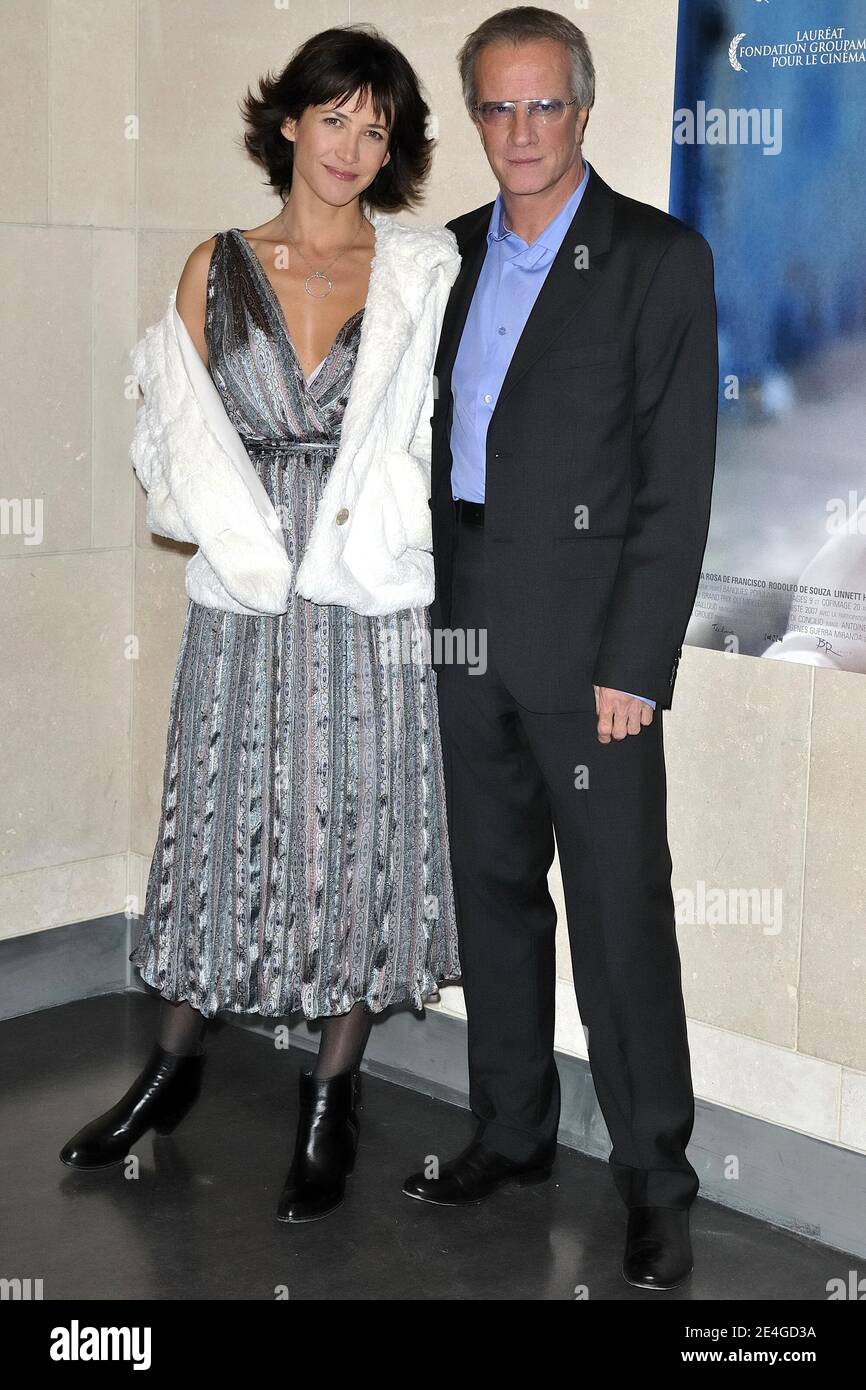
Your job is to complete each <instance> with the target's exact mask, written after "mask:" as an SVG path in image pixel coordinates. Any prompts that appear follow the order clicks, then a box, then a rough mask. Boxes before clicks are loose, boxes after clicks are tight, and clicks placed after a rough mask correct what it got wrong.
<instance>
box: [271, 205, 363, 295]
mask: <svg viewBox="0 0 866 1390" xmlns="http://www.w3.org/2000/svg"><path fill="white" fill-rule="evenodd" d="M363 225H364V218H363V217H362V218H361V227H363ZM361 227H359V228H358V230H357V232H356V233H355V241H353V242H352V244H351V246H347V247H345V248H344V250H342V251H338V252H337V254H336V256H335V257H334V260H332V261H328V264H327V265H326V266H324V268H323V269H322V270H314V271H312V272H311V273H310V274H309V275H308V276H307V278H306V280H305V281H304V289H305V290H306V291H307V294H308V295H310V296H312V298H313V299H327V297H328V295H329V294H330V293H331V290H332V289H333V288H334V282H333V280H332V279H331V277H330V276H329V275H326V274H325V271H326V270H330V268H331V266H332V265H333V264H334V261H338V260H339V259H340V257H341V256H345V254H346V252H347V251H351V250H352V247H353V246H354V245H355V242H356V241H357V240H358V237H359V236H360V235H361ZM286 241H287V242H288V243H289V245H290V246H294V248H295V250H296V251H297V253H298V255H299V256H300V257H301V260H302V261H305V262H306V264H307V265H309V264H310V262H309V261H308V260H307V258H306V256H305V255H304V253H303V251H302V250H301V248H300V246H299V245H298V243H297V242H296V241H292V238H291V237H290V236H289V234H288V232H287V233H286ZM311 280H319V281H326V282H327V285H328V288H327V289H326V290H320V291H316V290H311V289H310V281H311Z"/></svg>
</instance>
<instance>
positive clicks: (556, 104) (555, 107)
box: [474, 97, 577, 126]
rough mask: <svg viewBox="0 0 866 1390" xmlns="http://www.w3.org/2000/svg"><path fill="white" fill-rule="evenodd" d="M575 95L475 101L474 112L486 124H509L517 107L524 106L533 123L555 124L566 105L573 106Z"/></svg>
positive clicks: (560, 117)
mask: <svg viewBox="0 0 866 1390" xmlns="http://www.w3.org/2000/svg"><path fill="white" fill-rule="evenodd" d="M576 102H577V97H572V99H571V101H563V100H562V98H561V97H532V98H529V97H526V98H524V99H523V100H521V101H477V102H476V103H475V108H474V109H475V114H476V115H477V116H478V119H479V120H480V121H481V122H482V124H483V125H486V126H504V125H510V124H511V122H512V121H513V120H514V117H515V116H516V114H517V107H518V106H523V107H525V108H526V114H527V115H528V116H529V119H530V122H531V123H532V124H533V125H556V124H557V123H558V122H559V121H561V120H562V118H563V116H564V115H565V111H566V107H569V106H574V105H575V103H576Z"/></svg>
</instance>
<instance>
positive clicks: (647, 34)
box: [0, 0, 866, 1151]
mask: <svg viewBox="0 0 866 1390" xmlns="http://www.w3.org/2000/svg"><path fill="white" fill-rule="evenodd" d="M556 7H557V8H559V9H560V10H561V11H562V12H563V13H566V14H568V15H570V16H571V17H572V18H573V19H575V21H576V22H577V23H579V24H581V25H582V26H583V27H584V28H585V30H586V32H587V34H588V36H589V39H590V42H591V45H592V48H593V52H594V57H595V61H596V66H597V71H598V86H599V91H598V99H597V103H596V106H595V109H594V111H593V113H592V117H591V120H590V124H589V128H588V134H587V143H586V151H587V155H588V157H589V159H590V160H591V161H592V162H593V163H594V164H595V165H596V166H597V168H598V170H599V172H600V173H601V174H602V175H603V176H604V178H605V179H606V180H607V181H608V182H609V183H611V184H612V185H613V186H614V187H616V188H619V189H621V190H622V191H623V192H627V193H629V194H631V195H632V196H634V197H637V198H642V199H645V200H647V201H649V202H653V203H656V204H657V205H659V206H665V204H666V196H667V179H668V165H669V149H670V113H671V110H672V94H673V70H674V34H675V23H676V8H677V7H676V0H641V3H639V4H638V3H636V0H605V3H602V0H598V2H597V3H589V4H585V5H584V4H574V5H571V4H564V3H561V4H559V5H558V6H556ZM497 8H498V5H497V4H494V3H481V2H480V0H466V3H460V4H456V3H452V4H447V3H446V4H437V5H435V6H434V5H429V4H422V3H419V0H367V2H366V3H362V2H361V0H358V2H357V3H349V0H315V2H314V0H291V3H285V4H282V3H280V0H267V2H264V0H263V3H253V2H252V0H246V3H244V4H238V3H237V2H236V0H3V29H4V40H5V43H4V50H5V53H4V59H5V61H4V77H5V82H4V88H5V92H6V100H5V101H4V139H3V141H2V142H0V160H2V165H3V167H2V170H0V179H2V187H3V190H4V199H3V207H2V214H0V215H2V221H0V273H2V278H3V283H4V287H5V291H6V293H5V296H4V303H5V310H6V313H5V318H4V321H3V331H2V334H0V353H2V356H3V362H2V368H0V373H2V376H0V379H2V381H3V399H2V410H0V450H2V462H0V468H2V480H0V496H2V497H4V498H19V499H21V500H22V503H23V504H29V506H30V507H31V508H32V507H33V506H34V504H35V503H36V502H37V501H38V500H40V499H41V508H42V522H41V526H42V535H41V538H38V536H37V530H38V528H37V527H36V526H34V525H33V524H32V523H33V520H34V518H35V515H36V513H35V512H31V513H29V514H27V513H25V514H23V515H29V516H30V520H31V525H30V527H29V529H27V530H26V529H25V527H24V525H23V524H22V525H21V526H19V527H18V528H17V529H15V528H12V530H11V533H7V532H4V533H2V534H0V581H2V588H3V593H4V595H5V603H4V618H3V624H2V629H3V630H2V664H0V680H2V684H3V706H2V707H3V711H4V720H3V727H2V744H3V771H4V777H3V798H2V819H0V936H4V937H9V936H17V935H20V934H22V933H26V932H35V931H43V930H46V929H50V928H52V927H55V926H59V925H61V924H64V923H69V922H75V921H83V920H86V919H88V918H92V917H96V916H100V915H103V914H107V913H111V912H117V911H121V910H123V909H124V908H129V909H131V910H133V911H135V910H140V907H141V893H142V888H143V883H144V879H145V876H146V872H147V868H148V866H149V862H150V855H151V853H152V850H153V843H154V837H155V832H156V826H157V819H158V801H159V793H160V788H161V781H162V759H163V749H164V740H165V725H166V715H167V708H168V697H169V691H170V686H171V678H172V674H173V671H174V663H175V659H176V655H177V644H178V639H179V636H180V631H181V627H182V623H183V617H184V612H185V605H186V597H185V593H184V587H183V571H184V565H185V562H186V559H187V557H188V555H189V553H190V550H189V548H183V547H179V546H176V545H174V544H172V543H170V542H167V541H164V540H162V539H160V538H156V537H153V536H151V535H150V534H149V533H148V531H147V529H146V527H145V525H144V515H143V513H144V505H143V504H144V495H143V493H142V491H141V489H140V487H139V485H138V483H137V482H136V480H135V478H134V475H133V474H132V470H131V468H130V466H129V463H128V458H127V448H128V444H129V439H130V435H131V430H132V425H133V419H134V411H135V402H134V399H133V394H132V392H131V391H130V389H129V381H128V370H129V363H128V359H127V356H126V354H127V352H128V349H129V348H130V346H131V345H132V344H133V342H134V341H135V339H136V337H137V336H138V335H139V334H140V333H141V332H142V331H143V329H144V328H145V327H146V326H147V325H148V324H149V323H152V322H154V321H155V319H157V318H158V317H159V316H160V315H161V313H162V312H163V309H164V307H165V302H166V299H167V296H168V294H169V292H170V290H171V289H172V288H173V286H174V285H175V284H176V281H177V276H178V273H179V271H180V268H181V266H182V264H183V261H184V259H185V256H186V254H187V252H188V251H189V249H190V248H191V247H192V246H193V245H194V244H195V243H196V242H198V241H200V240H202V239H203V238H204V237H207V236H209V235H211V234H212V233H213V232H214V231H215V230H217V229H218V228H222V227H227V226H233V225H235V226H242V227H248V226H252V225H254V224H255V223H257V222H259V221H262V220H264V219H265V218H266V217H268V216H270V215H272V214H273V212H274V211H275V208H276V205H275V201H274V199H273V196H272V195H270V194H268V193H267V192H266V191H265V190H264V189H263V188H262V187H261V185H260V177H259V174H258V172H257V170H256V169H255V168H254V167H253V166H252V165H251V164H250V163H249V162H248V161H247V160H246V159H245V157H244V156H243V155H242V154H241V152H240V150H239V149H238V146H237V138H238V135H239V132H240V121H239V116H238V110H237V102H238V100H239V98H240V96H241V95H242V93H243V92H244V90H245V88H246V86H247V84H248V83H252V82H253V81H254V79H255V78H256V76H257V75H258V74H259V73H260V72H263V71H264V70H266V69H267V68H276V67H278V66H279V65H281V64H282V63H283V62H284V61H285V60H286V59H287V57H288V56H289V54H290V52H291V50H292V49H293V48H294V47H295V45H296V44H297V43H298V42H300V41H301V40H302V39H303V38H305V37H306V36H307V35H308V34H309V33H311V32H314V31H315V30H316V29H320V28H324V27H326V26H327V25H329V24H339V23H346V22H349V21H350V20H354V21H357V20H371V21H373V22H374V23H376V24H378V25H379V26H380V27H381V28H382V30H383V31H384V32H385V33H386V34H387V35H388V36H389V37H390V38H392V39H393V40H394V41H396V42H397V43H398V44H400V45H401V46H402V47H403V49H404V50H405V52H406V53H407V54H408V56H409V57H410V59H411V60H412V62H413V63H414V64H415V65H416V67H417V69H418V71H419V73H420V75H421V77H422V80H423V81H424V83H425V84H426V87H427V91H428V94H429V101H430V105H431V108H432V110H433V112H434V113H435V115H436V117H437V118H438V122H439V125H438V134H439V138H440V142H441V144H440V150H439V154H438V158H437V162H436V166H435V172H434V176H433V179H432V184H431V188H430V197H429V201H428V204H427V206H426V208H425V209H424V211H423V213H422V214H421V216H422V219H423V220H425V221H445V220H446V219H447V218H449V217H451V216H453V215H455V214H456V213H458V212H461V211H464V210H466V209H468V208H471V207H475V206H478V205H479V204H480V203H482V202H485V201H487V200H488V199H490V198H492V197H493V196H494V194H495V191H496V189H495V185H494V183H493V180H492V176H491V174H490V171H489V169H488V167H487V165H486V162H485V160H484V158H483V154H482V151H481V147H480V144H479V142H478V140H477V138H476V136H475V134H474V132H473V130H472V128H471V126H470V125H469V123H468V120H467V118H466V115H465V112H464V110H463V106H462V102H461V97H460V91H459V84H458V81H457V72H456V66H455V62H454V55H455V52H456V50H457V48H458V46H459V44H460V42H461V40H462V38H463V37H464V36H465V34H466V33H468V32H469V30H470V29H471V28H473V27H474V26H475V25H476V24H477V23H478V22H479V21H480V20H481V19H482V18H484V17H485V16H486V15H488V14H491V13H493V12H494V11H495V10H496V9H497ZM7 530H8V528H7ZM31 538H33V539H34V540H35V543H31ZM864 708H866V680H864V678H863V677H861V676H853V675H845V674H842V675H840V674H834V673H831V672H826V671H817V672H816V671H813V670H812V669H810V668H807V667H799V666H790V665H783V664H781V663H773V662H761V661H758V660H754V659H751V658H749V657H739V658H729V657H726V656H724V655H723V654H721V653H717V652H706V651H702V650H698V649H695V648H691V647H687V648H685V650H684V653H683V660H682V663H681V666H680V675H679V679H678V684H677V696H676V708H675V709H674V710H673V711H672V712H671V713H670V714H668V715H665V732H666V742H667V749H668V768H669V820H670V834H671V844H672V851H673V857H674V886H675V888H676V889H684V890H697V891H700V889H699V885H704V886H705V889H706V891H707V892H709V891H710V890H711V889H713V888H718V889H722V890H723V891H724V892H726V893H728V892H730V891H731V890H744V891H746V890H749V889H758V890H764V891H765V892H766V893H768V894H769V895H770V896H772V894H773V892H774V891H775V890H779V891H780V892H781V895H782V897H781V901H782V904H783V915H782V920H781V924H780V925H779V924H776V926H773V927H772V928H771V929H769V930H768V929H767V928H766V927H765V926H761V925H745V924H740V925H727V926H712V925H700V926H698V925H691V924H688V923H683V924H682V925H681V926H680V928H679V940H680V945H681V953H682V960H683V978H684V987H685V994H686V1002H687V1007H688V1013H689V1017H690V1020H691V1023H690V1030H691V1039H692V1057H693V1069H694V1079H695V1089H696V1092H697V1094H698V1096H700V1097H705V1098H707V1099H710V1100H714V1101H718V1102H720V1103H723V1104H725V1105H728V1106H731V1107H733V1108H735V1109H738V1110H741V1111H744V1112H747V1113H749V1114H752V1115H757V1116H763V1117H766V1118H768V1119H771V1120H774V1121H776V1122H778V1123H781V1124H784V1125H788V1126H790V1127H792V1128H794V1129H797V1130H801V1131H804V1132H806V1133H809V1134H813V1135H817V1136H819V1137H820V1138H823V1139H826V1140H828V1141H830V1142H834V1143H840V1144H843V1145H846V1146H848V1147H851V1148H856V1149H860V1150H863V1151H866V1118H864V1116H866V1103H864V1102H866V1031H864V1028H863V1022H862V1018H863V994H864V988H863V987H864V975H866V945H864V931H863V924H864V917H866V853H864V835H863V826H864V823H866V814H864V812H866V806H864V800H866V790H864V787H866V778H864V776H863V768H864V767H866V733H864V726H866V720H864V718H863V714H864ZM551 881H552V887H553V890H554V892H555V894H556V896H557V901H558V903H559V905H560V915H561V918H562V919H563V920H561V924H560V940H559V953H558V956H559V971H560V976H561V978H560V988H559V1001H560V1002H559V1021H558V1043H559V1045H560V1046H561V1047H562V1048H563V1049H565V1050H567V1051H571V1052H574V1053H579V1054H585V1047H584V1038H583V1033H582V1030H581V1027H580V1021H579V1018H578V1014H577V1010H576V1006H575V1001H574V992H573V987H572V982H571V977H570V962H569V953H568V950H567V939H566V934H565V924H564V914H563V912H562V900H561V891H560V886H559V879H558V874H557V872H556V870H554V872H553V874H552V875H551ZM777 926H778V929H776V927H777ZM439 1007H441V1008H443V1009H446V1010H449V1011H454V1012H456V1013H460V1012H461V1011H462V995H461V991H460V990H459V989H458V988H456V987H450V988H448V989H444V990H443V992H442V1002H441V1005H440V1006H439Z"/></svg>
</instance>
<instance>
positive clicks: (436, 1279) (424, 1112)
mask: <svg viewBox="0 0 866 1390" xmlns="http://www.w3.org/2000/svg"><path fill="white" fill-rule="evenodd" d="M157 1007H158V1006H157V1003H156V1001H155V1000H154V999H152V998H150V997H147V996H146V995H143V994H139V993H136V992H130V993H127V994H116V995H107V996H104V997H101V998H98V999H90V1000H84V1001H81V1002H78V1003H74V1004H67V1005H63V1006H62V1007H59V1008H55V1009H51V1010H46V1011H44V1012H41V1013H34V1014H27V1015H24V1016H22V1017H20V1018H14V1019H9V1020H7V1021H5V1022H3V1023H2V1024H0V1039H2V1048H0V1059H2V1060H0V1078H2V1084H0V1097H2V1100H0V1113H2V1132H3V1135H4V1142H3V1145H2V1152H0V1163H2V1184H0V1191H2V1197H0V1203H2V1209H3V1210H2V1228H3V1232H4V1239H3V1259H2V1268H0V1277H4V1278H22V1279H24V1278H31V1279H42V1280H43V1291H44V1298H45V1299H46V1300H52V1299H178V1300H183V1299H235V1300H244V1299H256V1300H261V1299H265V1300H272V1299H274V1297H275V1296H277V1295H276V1294H275V1290H278V1289H286V1290H287V1291H288V1295H289V1297H290V1298H291V1299H294V1300H298V1299H300V1300H306V1299H353V1300H355V1299H357V1300H367V1299H389V1300H390V1299H449V1300H450V1299H461V1300H462V1299H466V1300H498V1299H528V1300H535V1299H539V1300H547V1299H553V1300H562V1299H573V1298H575V1297H577V1296H580V1293H576V1292H575V1291H576V1289H577V1290H583V1291H584V1292H583V1295H582V1296H583V1297H589V1298H590V1299H605V1300H616V1301H637V1302H641V1301H646V1300H649V1301H651V1302H658V1301H660V1300H680V1301H701V1300H717V1299H732V1300H742V1299H758V1300H785V1299H794V1300H817V1301H821V1302H824V1301H826V1299H827V1290H826V1284H827V1281H828V1280H829V1279H832V1278H840V1277H841V1278H845V1277H846V1275H847V1271H848V1270H849V1267H850V1266H851V1265H852V1263H853V1262H854V1261H853V1257H852V1256H849V1255H846V1254H844V1253H840V1252H838V1251H834V1250H831V1249H829V1248H828V1247H826V1246H823V1245H818V1244H816V1243H814V1242H812V1241H809V1240H806V1239H804V1238H801V1237H798V1236H796V1235H792V1234H791V1233H789V1232H787V1231H783V1230H780V1229H778V1228H776V1227H773V1226H768V1225H766V1224H764V1223H762V1222H760V1221H756V1220H754V1219H752V1218H750V1217H747V1216H743V1215H741V1214H740V1213H738V1212H735V1211H731V1210H729V1209H728V1208H725V1207H721V1206H717V1205H715V1204H714V1203H710V1202H706V1201H701V1200H700V1199H699V1200H698V1201H697V1203H696V1204H695V1206H694V1207H693V1208H692V1238H693V1245H694V1255H695V1270H694V1273H693V1274H692V1276H691V1279H690V1281H689V1282H688V1283H687V1284H685V1285H684V1286H682V1287H681V1288H679V1289H676V1290H672V1291H670V1292H667V1293H662V1292H651V1291H648V1290H640V1289H633V1288H631V1287H630V1286H629V1285H628V1284H626V1283H625V1281H624V1280H623V1278H622V1275H621V1273H620V1262H621V1259H622V1245H623V1239H624V1234H625V1219H626V1212H625V1207H624V1206H623V1205H622V1202H621V1201H620V1198H619V1197H618V1195H617V1193H616V1191H615V1189H614V1187H613V1183H612V1181H611V1178H610V1174H609V1171H608V1168H607V1164H606V1163H602V1162H599V1161H598V1160H596V1159H591V1158H586V1157H583V1156H582V1155H580V1154H578V1153H576V1152H575V1151H574V1150H572V1149H567V1148H564V1147H562V1146H560V1149H559V1157H558V1160H557V1164H556V1168H555V1169H554V1175H553V1177H552V1178H551V1180H550V1182H548V1183H546V1184H544V1185H542V1186H539V1187H528V1188H520V1189H518V1188H513V1189H506V1190H503V1191H500V1192H497V1193H495V1194H494V1195H493V1196H491V1197H490V1198H488V1199H487V1200H486V1201H485V1202H483V1203H481V1204H480V1205H479V1206H477V1207H470V1208H465V1209H460V1208H451V1207H448V1208H437V1207H434V1206H431V1205H429V1204H427V1203H424V1202H419V1201H413V1200H412V1199H411V1198H409V1197H406V1196H404V1195H403V1193H402V1192H401V1190H400V1189H401V1186H402V1183H403V1180H404V1178H405V1176H406V1175H407V1174H408V1173H409V1172H412V1171H414V1170H416V1169H418V1168H420V1167H421V1166H422V1165H423V1163H424V1160H425V1157H426V1156H427V1155H429V1154H431V1153H435V1154H438V1155H439V1156H440V1158H441V1159H442V1160H443V1161H444V1160H445V1159H447V1158H449V1157H453V1156H454V1154H456V1153H457V1152H458V1151H459V1150H460V1149H462V1148H463V1147H464V1145H465V1144H466V1143H467V1142H468V1140H469V1138H470V1137H471V1135H472V1133H473V1132H474V1129H475V1121H474V1119H473V1117H472V1116H471V1114H470V1113H469V1112H468V1111H466V1110H462V1109H460V1108H458V1107H456V1106H452V1105H448V1104H445V1103H444V1102H442V1101H438V1100H432V1099H430V1098H429V1097H427V1096H424V1095H422V1094H420V1093H418V1092H415V1091H411V1090H407V1089H406V1088H404V1087H401V1086H397V1085H394V1084H391V1083H389V1082H386V1081H382V1080H379V1079H378V1078H375V1077H373V1076H369V1075H365V1076H364V1078H363V1091H362V1105H361V1109H360V1112H359V1114H360V1120H361V1144H360V1149H359V1152H358V1159H357V1163H356V1167H355V1172H354V1173H353V1175H352V1176H351V1177H350V1178H349V1179H348V1185H347V1196H346V1201H345V1203H344V1204H343V1206H342V1207H341V1208H340V1209H339V1210H338V1211H336V1212H334V1213H332V1214H331V1215H330V1216H328V1217H326V1218H325V1219H323V1220H321V1221H314V1222H310V1223H308V1224H304V1225H297V1226H295V1225H285V1224H282V1223H279V1222H277V1221H276V1220H275V1216H274V1212H275V1208H276V1203H277V1198H278V1196H279V1193H280V1189H281V1187H282V1184H283V1181H284V1179H285V1176H286V1173H287V1171H288V1166H289V1163H290V1161H291V1153H292V1147H293V1143H294V1128H295V1116H296V1102H297V1075H298V1072H299V1070H300V1069H301V1068H302V1067H304V1066H307V1065H309V1063H310V1054H309V1053H308V1052H305V1051H302V1050H301V1049H299V1048H297V1047H295V1048H292V1049H290V1050H289V1051H278V1050H275V1049H274V1048H272V1046H271V1045H270V1043H269V1042H268V1040H267V1039H266V1038H263V1037H261V1036H258V1035H256V1034H253V1033H251V1032H248V1031H246V1030H244V1029H242V1028H238V1027H233V1026H231V1024H228V1023H223V1022H222V1021H219V1022H217V1023H216V1024H215V1025H212V1026H211V1027H210V1029H209V1030H208V1034H207V1036H206V1048H207V1053H208V1057H207V1063H206V1066H205V1074H204V1085H203V1088H202V1094H201V1097H200V1099H199V1101H198V1103H197V1105H196V1106H195V1107H194V1109H193V1110H192V1111H191V1112H190V1114H189V1115H188V1116H187V1117H186V1119H185V1120H184V1121H183V1122H182V1124H181V1125H180V1126H179V1127H178V1129H177V1130H176V1131H175V1133H174V1134H173V1135H171V1136H168V1137H164V1138H157V1137H155V1136H154V1135H153V1134H152V1133H149V1134H147V1135H145V1136H144V1137H143V1138H142V1139H141V1140H140V1141H139V1143H138V1144H137V1145H136V1146H135V1148H134V1150H133V1152H134V1154H136V1155H137V1156H138V1159H139V1161H140V1162H139V1169H138V1175H137V1177H135V1178H130V1177H125V1176H124V1170H123V1168H115V1169H113V1170H109V1171H108V1172H104V1173H77V1172H74V1171H73V1170H71V1169H69V1168H67V1167H65V1166H64V1165H63V1164H61V1163H60V1161H59V1159H58V1156H57V1155H58V1152H59V1150H60V1148H61V1146H62V1145H63V1144H64V1143H65V1141H66V1140H67V1139H68V1138H69V1137H70V1136H71V1135H72V1134H73V1133H74V1132H75V1131H76V1130H77V1129H79V1128H80V1127H81V1125H82V1124H84V1123H85V1122H86V1121H87V1120H89V1119H91V1118H93V1116H94V1115H97V1114H99V1113H100V1112H101V1111H102V1110H105V1109H107V1108H108V1106H109V1105H111V1104H113V1103H114V1102H115V1101H116V1100H118V1099H119V1097H120V1096H121V1095H122V1094H123V1092H124V1091H125V1090H126V1088H127V1087H128V1086H129V1084H130V1082H131V1081H132V1079H133V1077H134V1076H135V1075H136V1073H137V1072H138V1070H139V1069H140V1067H141V1066H142V1065H143V1063H144V1060H145V1058H146V1056H147V1054H148V1052H149V1050H150V1046H151V1043H152V1039H153V1030H154V1028H155V1025H156V1016H157Z"/></svg>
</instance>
